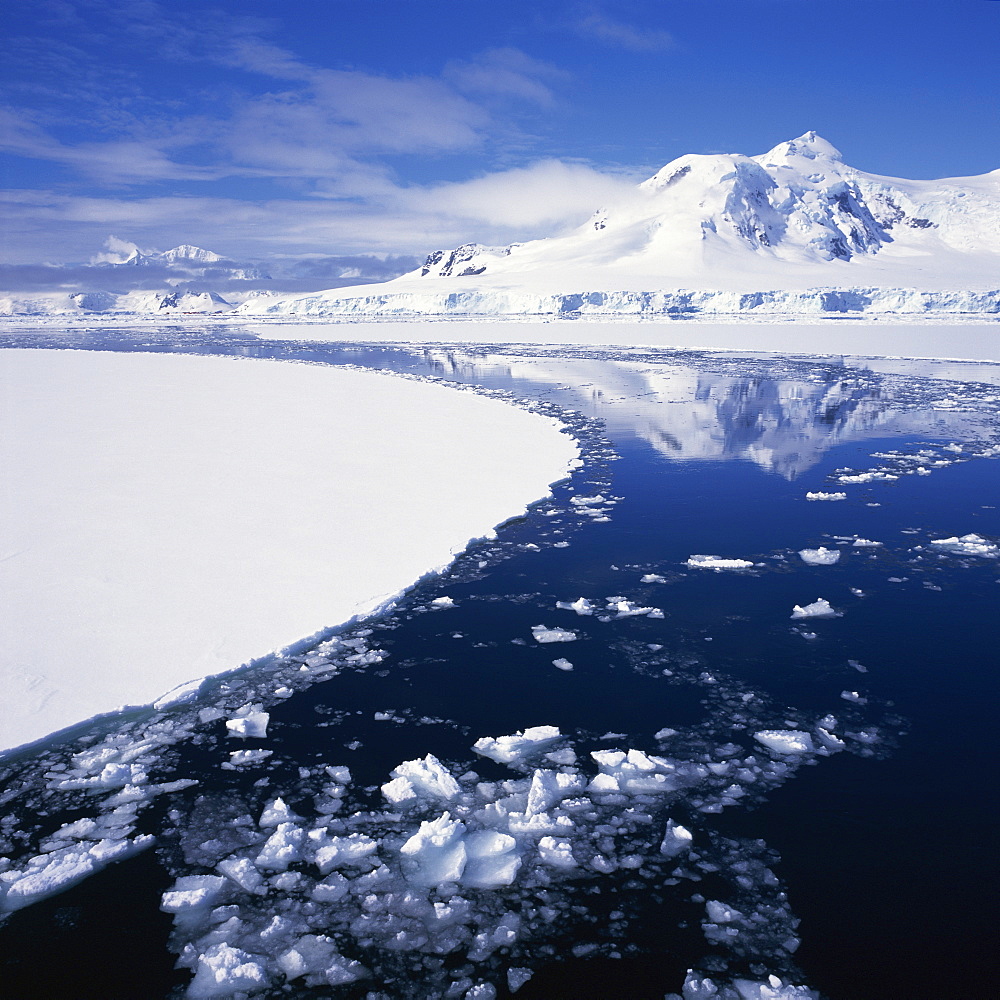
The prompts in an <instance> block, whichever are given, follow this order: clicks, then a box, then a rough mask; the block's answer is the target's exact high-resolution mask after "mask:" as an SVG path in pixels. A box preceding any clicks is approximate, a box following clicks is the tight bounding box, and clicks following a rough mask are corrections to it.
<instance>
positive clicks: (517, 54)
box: [444, 48, 571, 108]
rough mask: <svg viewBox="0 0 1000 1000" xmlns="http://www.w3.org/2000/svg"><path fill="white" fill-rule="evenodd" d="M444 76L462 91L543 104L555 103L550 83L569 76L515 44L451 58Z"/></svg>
mask: <svg viewBox="0 0 1000 1000" xmlns="http://www.w3.org/2000/svg"><path fill="white" fill-rule="evenodd" d="M444 77H445V79H446V80H448V82H449V83H451V84H453V85H454V86H455V87H456V88H457V89H458V90H460V91H462V92H463V93H471V94H480V95H485V96H487V97H502V98H515V99H518V100H523V101H528V102H531V103H533V104H537V105H539V106H541V107H546V108H548V107H552V106H553V105H554V104H555V103H556V98H555V94H554V93H553V91H552V88H551V84H553V83H556V82H566V81H568V80H569V79H570V78H571V77H570V74H569V73H567V72H566V71H565V70H561V69H559V68H558V67H556V66H553V65H552V64H551V63H547V62H543V61H542V60H540V59H534V58H533V57H531V56H529V55H527V54H525V53H524V52H522V51H521V50H520V49H514V48H502V49H489V50H487V51H486V52H482V53H480V54H479V55H478V56H476V57H475V58H474V59H469V60H452V61H451V62H449V63H448V64H447V66H445V69H444Z"/></svg>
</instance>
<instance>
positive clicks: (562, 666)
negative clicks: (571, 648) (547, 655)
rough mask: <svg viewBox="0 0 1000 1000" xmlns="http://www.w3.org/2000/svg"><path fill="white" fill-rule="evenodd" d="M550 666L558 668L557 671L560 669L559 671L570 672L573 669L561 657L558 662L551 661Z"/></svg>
mask: <svg viewBox="0 0 1000 1000" xmlns="http://www.w3.org/2000/svg"><path fill="white" fill-rule="evenodd" d="M552 666H554V667H558V669H560V670H572V669H573V664H572V663H570V662H569V660H567V659H565V658H564V657H562V656H560V657H559V659H558V660H553V661H552Z"/></svg>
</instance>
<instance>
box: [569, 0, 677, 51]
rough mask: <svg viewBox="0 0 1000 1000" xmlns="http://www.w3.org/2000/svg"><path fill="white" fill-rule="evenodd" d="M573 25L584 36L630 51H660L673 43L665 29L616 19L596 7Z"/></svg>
mask: <svg viewBox="0 0 1000 1000" xmlns="http://www.w3.org/2000/svg"><path fill="white" fill-rule="evenodd" d="M574 27H575V28H576V31H577V33H578V34H580V35H582V36H584V37H586V38H593V39H595V40H597V41H599V42H602V43H604V44H605V45H611V46H614V47H616V48H622V49H627V50H628V51H630V52H661V51H663V50H664V49H669V48H670V47H671V46H672V45H673V44H674V40H673V38H672V37H671V35H670V34H669V33H668V32H666V31H663V30H661V29H658V28H645V27H640V26H639V25H634V24H627V23H625V22H624V21H618V20H615V19H614V18H612V17H609V16H608V15H607V14H605V13H604V12H603V11H601V10H599V9H597V8H592V9H591V10H590V11H589V12H587V13H586V14H584V15H583V16H582V17H581V18H580V19H579V20H578V21H577V22H576V23H575V25H574Z"/></svg>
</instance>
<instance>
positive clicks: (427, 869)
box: [399, 812, 467, 888]
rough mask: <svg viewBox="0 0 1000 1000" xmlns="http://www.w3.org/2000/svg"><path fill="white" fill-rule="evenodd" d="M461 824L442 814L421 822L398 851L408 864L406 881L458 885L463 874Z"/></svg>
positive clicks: (464, 851)
mask: <svg viewBox="0 0 1000 1000" xmlns="http://www.w3.org/2000/svg"><path fill="white" fill-rule="evenodd" d="M464 833H465V824H464V823H462V822H461V821H460V820H455V819H452V818H451V816H450V814H449V813H446V812H445V813H442V814H441V815H440V816H439V817H438V818H437V819H435V820H429V821H428V820H425V821H423V822H422V823H421V824H420V829H419V830H418V831H417V832H416V833H415V834H413V836H412V837H410V839H409V840H407V841H406V843H405V844H403V846H402V847H401V848H400V849H399V852H400V854H402V855H403V857H404V858H406V859H407V860H408V861H409V864H408V866H407V867H408V869H409V870H408V871H407V878H408V879H409V881H410V882H411V883H412V884H413V885H420V886H426V887H428V888H430V887H431V886H436V885H441V884H442V883H443V882H458V880H459V879H460V878H461V877H462V874H463V872H464V871H465V864H466V860H467V853H466V849H465V840H464Z"/></svg>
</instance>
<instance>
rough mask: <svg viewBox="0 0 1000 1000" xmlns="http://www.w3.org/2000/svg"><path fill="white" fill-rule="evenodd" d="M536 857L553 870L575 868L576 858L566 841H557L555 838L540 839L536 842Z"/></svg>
mask: <svg viewBox="0 0 1000 1000" xmlns="http://www.w3.org/2000/svg"><path fill="white" fill-rule="evenodd" d="M538 857H539V859H540V860H541V861H542V862H543V863H544V864H547V865H551V866H552V867H553V868H576V858H574V857H573V848H572V847H571V846H570V842H569V841H568V840H557V839H556V838H555V837H542V839H541V840H539V841H538Z"/></svg>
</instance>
